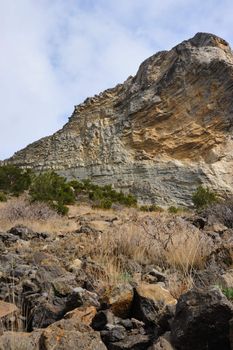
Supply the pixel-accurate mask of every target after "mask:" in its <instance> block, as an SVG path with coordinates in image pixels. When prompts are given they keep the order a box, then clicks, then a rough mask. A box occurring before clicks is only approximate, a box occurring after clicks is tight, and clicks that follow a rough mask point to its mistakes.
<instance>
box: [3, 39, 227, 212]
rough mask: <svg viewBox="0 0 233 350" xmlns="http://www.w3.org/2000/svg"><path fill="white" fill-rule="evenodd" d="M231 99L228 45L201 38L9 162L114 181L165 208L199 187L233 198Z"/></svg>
mask: <svg viewBox="0 0 233 350" xmlns="http://www.w3.org/2000/svg"><path fill="white" fill-rule="evenodd" d="M232 101H233V54H232V51H231V48H230V46H229V45H228V43H227V42H226V41H225V40H223V39H221V38H219V37H217V36H215V35H213V34H207V33H198V34H196V35H195V36H194V37H193V38H192V39H189V40H186V41H184V42H182V43H181V44H179V45H177V46H175V47H174V48H173V49H171V50H170V51H162V52H158V53H156V54H155V55H153V56H151V57H150V58H148V59H147V60H145V61H144V62H143V63H142V64H141V66H140V67H139V70H138V72H137V74H136V75H135V76H134V77H132V76H131V77H129V78H128V79H127V80H126V81H125V82H124V83H123V84H119V85H117V86H116V87H115V88H113V89H108V90H106V91H104V92H103V93H100V94H99V95H96V96H94V97H91V98H87V99H86V100H85V101H84V103H82V104H80V105H78V106H76V107H75V109H74V112H73V114H72V116H71V118H70V119H69V122H68V123H67V124H66V125H65V126H64V127H63V128H62V129H61V130H59V131H58V132H56V133H55V134H54V135H52V136H49V137H45V138H43V139H41V140H39V141H37V142H35V143H33V144H31V145H29V146H28V147H26V148H25V149H23V150H21V151H19V152H17V153H16V154H15V155H14V156H13V157H12V158H10V159H8V160H7V163H10V164H15V165H19V166H22V167H29V168H32V169H34V170H36V171H41V170H46V169H54V170H55V171H56V172H59V173H60V174H62V175H65V176H66V177H68V178H69V179H70V178H79V179H85V178H89V179H92V180H93V181H94V182H96V183H98V184H102V185H103V184H112V185H113V186H114V187H115V188H117V189H123V190H130V191H131V192H132V193H133V194H135V195H136V196H137V197H138V198H139V199H141V201H143V202H144V203H155V204H158V205H162V206H171V205H181V206H182V205H184V206H186V205H190V204H191V196H192V192H194V191H195V189H196V187H197V186H198V185H199V184H201V183H202V184H204V185H206V186H208V187H212V188H213V189H214V190H217V191H218V192H219V193H222V194H224V195H226V194H232V193H233V180H232V172H233V158H232V142H233V141H232V120H233V102H232Z"/></svg>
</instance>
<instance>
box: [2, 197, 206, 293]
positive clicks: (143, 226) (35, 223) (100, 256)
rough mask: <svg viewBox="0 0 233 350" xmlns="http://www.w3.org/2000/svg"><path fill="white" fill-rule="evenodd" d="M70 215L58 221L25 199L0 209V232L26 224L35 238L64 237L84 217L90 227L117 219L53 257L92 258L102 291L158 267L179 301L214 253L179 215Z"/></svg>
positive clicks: (79, 210)
mask: <svg viewBox="0 0 233 350" xmlns="http://www.w3.org/2000/svg"><path fill="white" fill-rule="evenodd" d="M69 209H70V210H69V217H70V219H68V218H66V217H60V216H59V215H57V214H56V213H54V212H53V211H52V212H51V209H49V208H48V207H46V206H44V205H43V206H42V207H40V206H32V205H29V203H28V202H27V200H26V199H25V198H19V199H14V200H11V201H9V202H7V203H0V230H8V229H10V228H11V227H12V226H14V225H16V224H23V225H25V226H27V227H29V228H31V229H32V230H34V231H36V232H41V231H45V232H49V233H58V232H64V233H66V232H71V231H74V230H76V229H77V228H78V225H79V224H78V221H79V218H80V217H81V218H82V217H85V218H87V219H88V218H89V220H90V221H88V220H87V223H88V222H89V223H90V225H91V222H92V221H93V220H94V221H95V220H97V219H98V220H100V219H101V218H102V219H101V220H103V221H104V220H105V219H103V218H106V217H107V216H117V217H118V220H116V221H114V223H113V224H112V225H111V226H110V227H109V226H108V225H105V226H104V225H102V226H103V230H102V229H101V230H102V231H103V232H102V233H100V234H98V235H96V234H80V235H78V236H77V235H71V236H67V240H66V239H65V240H63V241H62V242H61V241H58V246H55V245H53V246H52V247H51V252H53V251H54V249H55V250H56V249H57V254H58V255H59V256H60V257H61V256H62V255H64V259H65V260H66V259H67V258H68V260H69V261H72V260H73V259H75V258H82V257H84V256H85V257H88V259H89V258H90V259H91V260H92V261H94V262H95V263H96V264H97V266H99V267H100V268H99V269H95V268H94V270H93V271H91V272H90V274H91V275H92V278H93V279H95V280H96V281H98V282H100V283H102V284H103V285H107V284H111V285H112V284H117V283H119V282H124V281H128V280H130V279H134V280H136V279H137V280H140V278H141V277H140V269H141V268H143V267H145V266H147V265H153V266H158V267H160V268H161V269H162V270H163V271H166V272H167V271H168V273H169V274H170V275H173V278H175V279H174V282H173V281H172V279H171V280H170V282H169V289H170V290H171V292H172V294H173V296H175V297H177V296H179V295H180V294H182V293H183V292H185V291H186V290H187V289H189V288H190V287H191V286H192V284H193V281H192V273H193V271H194V270H198V269H202V268H204V265H205V260H206V257H207V256H209V254H210V252H211V250H212V244H211V240H210V239H209V238H208V236H206V235H205V234H204V233H202V232H201V231H200V230H198V229H197V228H196V227H194V226H193V225H191V224H189V223H188V222H187V221H185V220H184V219H182V218H181V217H180V216H177V215H171V214H168V213H150V214H148V213H143V212H140V211H138V210H136V209H133V208H129V209H126V210H124V211H114V210H107V211H106V210H101V209H93V208H90V206H87V205H79V206H71V207H70V208H69ZM96 217H97V219H96ZM54 244H55V243H54ZM67 251H68V252H69V255H68V256H67V255H66V252H67ZM174 276H175V277H174Z"/></svg>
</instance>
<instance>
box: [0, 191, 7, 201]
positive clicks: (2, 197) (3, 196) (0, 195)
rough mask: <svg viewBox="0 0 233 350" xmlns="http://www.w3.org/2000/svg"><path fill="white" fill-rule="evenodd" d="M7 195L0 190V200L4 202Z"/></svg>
mask: <svg viewBox="0 0 233 350" xmlns="http://www.w3.org/2000/svg"><path fill="white" fill-rule="evenodd" d="M6 201H7V196H6V194H5V193H4V192H0V202H6Z"/></svg>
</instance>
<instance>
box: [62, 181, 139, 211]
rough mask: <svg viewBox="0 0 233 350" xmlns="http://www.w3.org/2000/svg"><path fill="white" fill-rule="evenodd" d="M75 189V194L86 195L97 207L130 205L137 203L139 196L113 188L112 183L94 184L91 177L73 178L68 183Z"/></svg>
mask: <svg viewBox="0 0 233 350" xmlns="http://www.w3.org/2000/svg"><path fill="white" fill-rule="evenodd" d="M68 184H69V185H70V186H71V187H72V188H73V190H74V192H75V195H76V196H78V195H80V194H82V195H86V196H87V197H88V198H89V199H90V200H91V201H93V202H94V206H95V207H99V208H103V209H106V208H105V206H106V207H109V206H110V203H111V205H112V204H113V203H118V204H123V205H125V206H128V207H134V206H136V205H137V198H136V197H135V196H133V195H132V194H124V193H123V192H118V191H116V190H114V189H113V188H112V185H105V186H99V185H96V184H93V183H92V182H91V181H90V180H89V179H85V180H82V181H78V180H73V181H70V182H69V183H68Z"/></svg>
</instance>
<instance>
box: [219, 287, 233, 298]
mask: <svg viewBox="0 0 233 350" xmlns="http://www.w3.org/2000/svg"><path fill="white" fill-rule="evenodd" d="M222 292H223V294H224V295H225V296H226V297H227V299H229V300H233V288H223V289H222Z"/></svg>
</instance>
